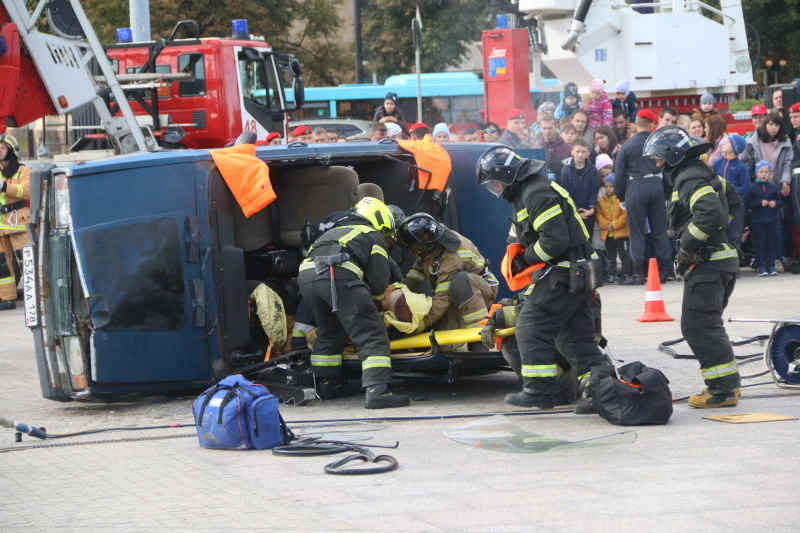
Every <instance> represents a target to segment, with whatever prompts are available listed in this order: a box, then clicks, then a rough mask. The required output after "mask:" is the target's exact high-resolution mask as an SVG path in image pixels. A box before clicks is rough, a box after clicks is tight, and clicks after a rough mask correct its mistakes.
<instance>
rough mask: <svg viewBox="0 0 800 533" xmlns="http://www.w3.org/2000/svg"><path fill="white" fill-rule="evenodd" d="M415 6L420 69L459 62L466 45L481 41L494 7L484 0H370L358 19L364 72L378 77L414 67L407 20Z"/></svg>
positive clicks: (435, 67)
mask: <svg viewBox="0 0 800 533" xmlns="http://www.w3.org/2000/svg"><path fill="white" fill-rule="evenodd" d="M417 6H419V12H420V17H421V18H422V43H421V46H420V52H421V61H422V72H439V71H442V70H444V69H445V68H447V67H450V66H455V65H458V64H459V63H461V61H462V60H463V58H464V56H465V55H466V53H467V44H468V43H469V42H471V41H476V40H478V39H480V36H481V31H482V30H484V29H486V28H488V27H489V26H488V23H489V14H490V13H492V12H494V11H495V10H494V9H493V8H492V7H491V4H490V3H489V2H486V0H416V1H413V2H409V1H407V0H372V1H370V2H369V3H368V4H367V6H366V9H365V10H364V14H363V17H362V40H363V43H364V51H365V56H366V58H367V59H368V61H369V63H368V70H370V71H373V72H375V73H376V74H377V75H378V76H381V77H385V76H390V75H392V74H405V73H409V72H412V71H413V70H414V68H415V62H414V43H413V40H412V35H411V20H412V19H413V18H414V16H415V14H416V8H417Z"/></svg>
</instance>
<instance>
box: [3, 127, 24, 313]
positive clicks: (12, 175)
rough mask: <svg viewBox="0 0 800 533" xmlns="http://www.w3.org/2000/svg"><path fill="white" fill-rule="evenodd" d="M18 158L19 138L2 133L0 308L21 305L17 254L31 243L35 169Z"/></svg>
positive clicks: (11, 307)
mask: <svg viewBox="0 0 800 533" xmlns="http://www.w3.org/2000/svg"><path fill="white" fill-rule="evenodd" d="M18 157H19V145H18V144H17V141H16V140H15V139H14V138H13V137H11V136H9V135H2V136H0V170H2V176H3V179H2V181H0V252H3V253H4V254H5V267H3V266H0V311H4V310H8V309H15V308H16V307H17V304H16V303H14V300H16V299H17V280H16V277H15V276H14V267H13V264H14V261H15V260H16V258H15V256H14V253H15V251H16V250H19V249H21V248H22V245H24V244H25V243H26V242H28V236H27V234H26V233H25V224H27V223H28V220H30V218H31V211H30V209H29V208H28V207H27V204H26V202H25V200H28V199H30V197H31V169H30V168H28V167H26V166H25V165H23V164H21V163H20V162H19V159H18Z"/></svg>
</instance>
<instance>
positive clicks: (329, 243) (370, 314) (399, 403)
mask: <svg viewBox="0 0 800 533" xmlns="http://www.w3.org/2000/svg"><path fill="white" fill-rule="evenodd" d="M394 229H395V224H394V218H393V217H392V214H391V211H390V210H389V208H388V207H387V206H386V205H385V204H384V203H383V202H381V201H380V200H378V199H376V198H370V197H367V198H363V199H362V200H361V201H359V202H358V203H357V204H356V206H355V207H354V208H353V210H352V211H351V212H350V213H349V214H348V215H346V216H344V217H342V218H340V219H339V220H337V221H336V222H335V223H334V225H333V227H332V228H331V229H329V230H328V231H326V232H325V233H323V234H322V235H321V236H320V237H319V239H317V240H316V241H315V242H314V245H313V246H312V247H311V249H310V250H309V253H310V257H308V259H306V260H304V261H303V262H302V263H301V265H300V274H299V276H298V284H299V285H300V292H301V293H302V295H303V301H305V303H306V305H307V306H308V308H309V310H310V311H311V312H312V313H313V315H314V318H315V319H316V323H317V337H316V339H315V341H314V347H313V349H312V351H311V366H312V368H313V369H314V376H315V378H316V383H317V394H318V395H319V396H320V398H322V399H323V400H328V399H332V398H341V397H345V396H352V395H353V394H355V391H354V390H353V388H352V387H351V386H350V385H349V384H348V383H347V380H346V379H344V376H343V375H342V352H343V350H344V346H345V335H346V336H348V337H349V338H350V341H351V342H352V343H353V344H354V345H355V346H356V348H357V350H358V358H359V359H360V360H361V381H362V385H363V386H364V388H366V397H365V402H364V405H365V407H366V408H367V409H381V408H385V407H404V406H406V405H409V403H410V401H409V398H408V396H404V395H402V394H392V392H391V390H390V389H389V383H390V382H391V377H392V361H391V349H390V347H389V337H388V334H387V332H386V326H384V324H383V319H382V318H381V316H380V314H379V312H378V307H379V306H380V303H381V300H382V299H383V293H384V291H385V289H386V286H387V285H389V260H388V257H389V256H388V253H387V252H386V238H388V237H391V236H392V234H393V233H394Z"/></svg>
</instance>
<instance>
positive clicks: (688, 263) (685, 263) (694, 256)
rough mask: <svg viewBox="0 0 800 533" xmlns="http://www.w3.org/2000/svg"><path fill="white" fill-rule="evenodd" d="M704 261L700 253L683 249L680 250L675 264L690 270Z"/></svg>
mask: <svg viewBox="0 0 800 533" xmlns="http://www.w3.org/2000/svg"><path fill="white" fill-rule="evenodd" d="M702 261H703V257H702V256H701V255H700V252H699V251H693V252H690V251H688V250H687V249H686V248H681V249H680V250H678V253H677V255H676V256H675V262H676V263H678V264H679V265H680V266H682V267H683V268H690V267H692V266H694V265H697V264H699V263H701V262H702Z"/></svg>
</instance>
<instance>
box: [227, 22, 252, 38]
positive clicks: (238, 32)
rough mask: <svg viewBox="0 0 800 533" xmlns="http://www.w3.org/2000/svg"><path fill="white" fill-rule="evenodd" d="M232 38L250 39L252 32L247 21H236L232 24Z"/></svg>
mask: <svg viewBox="0 0 800 533" xmlns="http://www.w3.org/2000/svg"><path fill="white" fill-rule="evenodd" d="M231 27H232V31H231V33H232V37H233V38H234V39H250V30H249V29H248V28H247V19H235V20H234V21H233V22H232V23H231Z"/></svg>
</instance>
